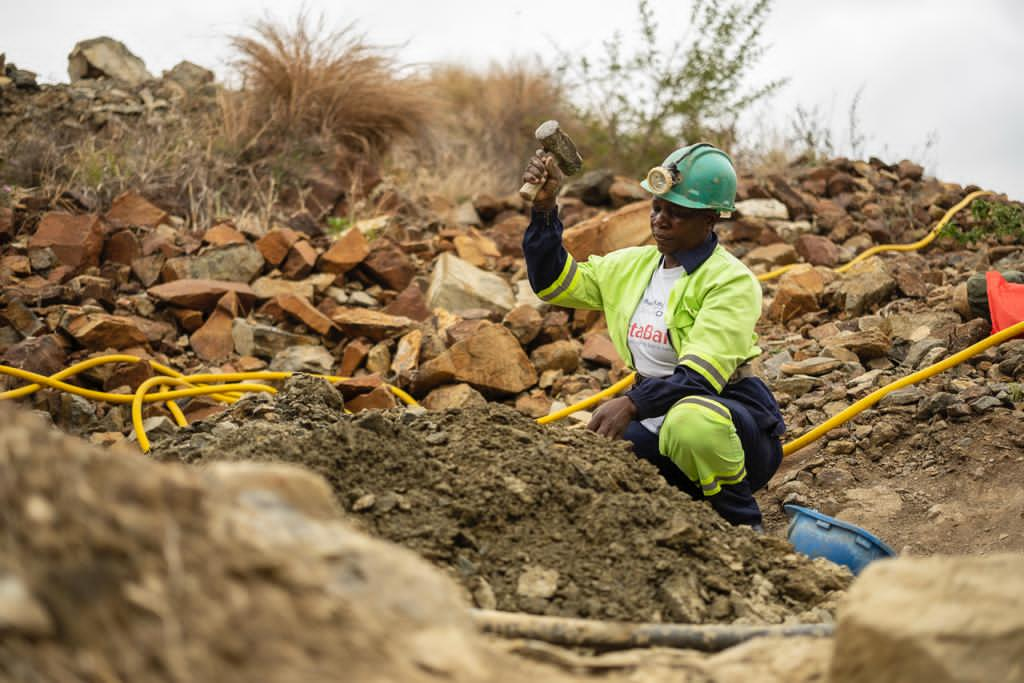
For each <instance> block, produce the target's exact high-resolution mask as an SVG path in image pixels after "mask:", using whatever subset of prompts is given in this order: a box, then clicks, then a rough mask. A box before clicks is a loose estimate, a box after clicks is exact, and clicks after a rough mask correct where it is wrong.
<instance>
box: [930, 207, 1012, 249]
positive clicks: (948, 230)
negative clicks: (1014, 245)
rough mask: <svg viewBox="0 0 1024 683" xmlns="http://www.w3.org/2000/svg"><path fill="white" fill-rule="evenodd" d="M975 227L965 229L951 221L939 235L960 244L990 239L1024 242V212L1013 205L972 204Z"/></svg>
mask: <svg viewBox="0 0 1024 683" xmlns="http://www.w3.org/2000/svg"><path fill="white" fill-rule="evenodd" d="M971 216H972V218H973V221H972V223H973V225H972V226H971V227H970V228H965V227H963V226H960V225H959V224H957V223H955V222H952V221H950V222H949V223H947V224H946V226H945V227H943V228H942V231H941V232H940V233H939V235H940V236H941V237H951V238H953V239H954V240H956V241H957V242H958V243H959V244H974V243H976V242H981V241H984V240H985V239H988V238H990V237H995V238H997V239H998V238H1002V237H1012V238H1013V239H1014V240H1015V241H1024V210H1022V209H1021V207H1019V206H1016V205H1013V204H999V203H996V202H989V201H986V200H984V199H979V200H977V201H975V202H974V203H973V204H971Z"/></svg>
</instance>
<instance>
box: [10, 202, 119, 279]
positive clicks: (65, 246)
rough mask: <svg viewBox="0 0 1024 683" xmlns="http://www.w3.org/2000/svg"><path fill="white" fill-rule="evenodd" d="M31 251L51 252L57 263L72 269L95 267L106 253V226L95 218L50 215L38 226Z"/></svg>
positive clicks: (31, 240)
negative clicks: (101, 255) (104, 238)
mask: <svg viewBox="0 0 1024 683" xmlns="http://www.w3.org/2000/svg"><path fill="white" fill-rule="evenodd" d="M28 247H29V250H36V249H50V250H51V251H52V252H53V254H54V256H56V257H57V261H59V262H60V263H61V264H63V265H65V266H69V267H71V268H75V269H79V268H85V267H88V266H96V265H99V259H100V254H102V253H103V223H102V221H100V218H99V216H97V215H95V214H84V215H81V216H73V215H71V214H67V213H60V212H57V211H51V212H49V213H47V214H45V215H44V216H43V219H42V220H41V221H40V222H39V227H38V228H37V229H36V232H35V234H34V235H32V238H31V239H30V240H29V242H28Z"/></svg>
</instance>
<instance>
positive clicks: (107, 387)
mask: <svg viewBox="0 0 1024 683" xmlns="http://www.w3.org/2000/svg"><path fill="white" fill-rule="evenodd" d="M109 367H110V370H109V372H110V374H109V375H107V376H106V377H105V378H104V380H103V390H104V391H113V390H115V389H118V388H119V387H128V388H129V389H131V390H132V391H135V390H136V389H138V388H139V385H140V384H142V383H143V382H145V381H146V380H147V379H149V378H150V377H153V376H154V375H155V374H156V372H154V370H153V367H152V366H151V365H150V364H149V363H116V364H113V365H111V366H109Z"/></svg>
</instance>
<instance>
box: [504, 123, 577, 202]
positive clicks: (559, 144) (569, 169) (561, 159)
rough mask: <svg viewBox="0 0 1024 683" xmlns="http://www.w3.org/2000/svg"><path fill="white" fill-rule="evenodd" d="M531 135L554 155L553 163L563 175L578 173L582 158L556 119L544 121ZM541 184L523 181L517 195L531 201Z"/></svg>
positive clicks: (546, 150) (545, 149)
mask: <svg viewBox="0 0 1024 683" xmlns="http://www.w3.org/2000/svg"><path fill="white" fill-rule="evenodd" d="M533 136H534V137H535V138H537V140H539V141H540V146H541V148H542V149H543V150H544V151H545V152H548V153H550V154H551V155H552V156H554V157H555V163H557V164H558V168H559V169H561V171H562V173H564V174H565V175H575V174H576V173H579V171H580V168H581V167H582V166H583V158H582V157H580V153H579V152H578V151H576V145H575V144H573V141H572V139H571V138H570V137H569V136H568V135H566V134H565V131H563V130H562V129H561V128H560V127H559V126H558V121H545V122H544V123H542V124H540V125H539V126H538V127H537V130H536V131H535V132H534V133H533ZM540 187H541V185H540V184H538V185H534V184H533V183H524V184H523V186H522V187H521V188H519V196H520V197H522V198H523V199H525V200H526V201H528V202H532V201H533V200H534V198H535V197H536V196H537V192H538V191H540Z"/></svg>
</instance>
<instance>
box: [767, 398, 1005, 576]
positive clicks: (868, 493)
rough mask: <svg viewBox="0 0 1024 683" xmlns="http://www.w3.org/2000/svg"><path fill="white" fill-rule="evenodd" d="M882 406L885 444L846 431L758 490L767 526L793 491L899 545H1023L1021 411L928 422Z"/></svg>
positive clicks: (877, 422)
mask: <svg viewBox="0 0 1024 683" xmlns="http://www.w3.org/2000/svg"><path fill="white" fill-rule="evenodd" d="M886 412H888V411H883V414H882V415H881V416H877V415H876V416H866V417H867V418H869V419H870V418H871V417H874V422H873V424H874V427H875V430H876V431H881V432H882V433H885V434H889V435H892V436H891V440H887V441H886V442H885V443H874V444H872V443H864V444H857V445H856V446H855V447H853V449H852V450H851V451H850V452H848V453H840V452H838V451H846V450H847V449H848V448H850V445H851V444H852V442H851V441H849V440H848V433H844V432H839V433H838V434H836V435H834V436H835V437H836V438H835V439H834V441H833V442H831V443H825V444H823V445H815V446H813V447H810V448H807V449H806V450H804V451H801V452H799V453H796V454H794V455H793V456H791V457H790V458H788V459H786V460H785V461H783V464H782V467H781V468H780V470H779V472H778V474H777V475H776V476H775V479H774V480H773V481H772V483H771V484H770V485H769V486H768V488H767V490H765V491H763V492H762V493H761V494H760V495H759V496H758V498H759V500H760V502H761V506H762V509H763V510H764V512H765V525H766V527H767V528H768V530H769V532H770V533H775V534H781V535H784V534H785V529H786V525H787V518H786V515H785V514H784V512H783V508H782V505H783V502H784V501H787V500H790V501H791V502H795V503H798V504H801V505H806V506H809V507H812V508H815V509H818V510H820V511H822V512H824V513H825V514H829V515H834V516H836V517H838V518H839V519H842V520H845V521H848V522H851V523H853V524H856V525H858V526H861V527H863V528H865V529H867V530H868V531H870V532H871V533H873V534H875V535H877V536H878V537H879V538H881V539H882V540H883V541H885V542H886V543H887V544H888V545H889V546H891V547H892V549H893V550H894V551H895V552H897V553H900V554H912V555H926V556H927V555H934V554H942V555H984V554H986V553H992V552H1024V429H1022V425H1024V411H1021V410H1019V409H1017V410H1009V409H1003V408H999V409H996V410H994V411H993V412H992V413H990V414H988V415H984V416H977V417H970V418H966V419H960V420H959V421H951V420H946V419H933V420H932V421H931V423H928V422H919V421H915V420H913V419H907V418H906V417H901V416H900V415H899V414H893V413H892V412H888V414H886ZM844 437H846V438H844Z"/></svg>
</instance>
